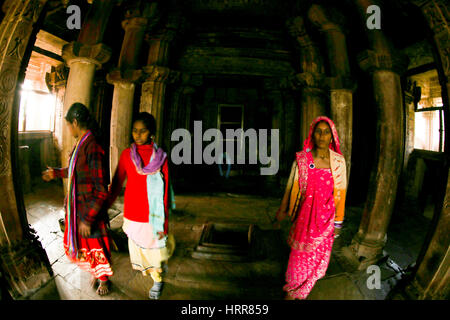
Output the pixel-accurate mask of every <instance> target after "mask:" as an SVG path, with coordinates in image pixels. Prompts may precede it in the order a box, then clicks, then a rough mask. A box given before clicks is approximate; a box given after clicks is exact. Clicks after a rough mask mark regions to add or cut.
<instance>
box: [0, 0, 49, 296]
mask: <svg viewBox="0 0 450 320" xmlns="http://www.w3.org/2000/svg"><path fill="white" fill-rule="evenodd" d="M45 3H46V1H45V0H41V1H40V0H23V1H9V2H8V3H5V4H7V6H4V7H3V8H4V9H5V8H7V10H6V11H5V16H4V18H3V19H2V21H1V24H0V128H1V129H0V195H1V197H2V199H1V201H0V269H1V270H2V274H3V275H4V277H5V279H6V281H7V283H8V290H9V293H10V295H11V296H12V297H13V298H21V297H25V296H27V295H29V294H31V293H32V292H33V291H34V290H36V289H38V288H39V287H40V286H41V285H42V284H43V283H45V282H47V281H49V280H50V278H51V267H50V263H49V261H48V258H47V256H46V254H45V251H44V249H43V248H42V246H41V243H40V242H39V241H38V240H37V239H36V236H35V235H34V234H33V233H32V231H31V229H30V227H29V225H28V222H27V218H26V211H25V205H24V202H23V195H22V191H21V188H20V184H19V181H20V180H19V172H18V170H19V169H18V158H19V157H18V152H17V151H18V131H17V130H18V129H17V125H18V114H19V105H20V103H19V99H20V98H19V97H20V96H19V85H20V83H21V82H22V81H23V78H24V76H25V69H24V68H21V66H23V65H26V64H27V61H28V60H29V54H30V53H28V56H26V55H25V48H26V47H27V45H28V43H29V41H33V42H34V36H35V35H36V33H37V30H38V29H39V28H40V26H39V25H37V22H38V21H39V20H40V19H42V18H43V17H44V16H45V11H44V10H43V8H44V5H45ZM41 21H42V20H41Z"/></svg>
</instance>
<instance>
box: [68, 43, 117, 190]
mask: <svg viewBox="0 0 450 320" xmlns="http://www.w3.org/2000/svg"><path fill="white" fill-rule="evenodd" d="M110 56H111V50H110V49H109V48H108V47H106V46H105V45H104V44H102V43H98V44H95V45H85V44H82V43H79V42H71V43H69V44H67V45H65V46H64V47H63V53H62V57H63V59H64V61H65V62H66V64H67V66H68V67H69V68H70V71H69V77H68V79H67V87H66V93H65V96H64V107H63V114H64V116H66V114H67V111H68V110H69V108H70V106H71V105H72V104H73V103H75V102H81V103H83V104H84V105H85V106H86V107H88V108H89V103H90V99H91V90H92V84H93V82H94V73H95V70H96V69H99V68H100V67H101V65H102V64H103V63H105V62H107V61H108V59H109V58H110ZM74 143H75V140H74V139H73V138H72V137H71V136H70V132H69V128H68V127H67V126H66V125H65V126H64V129H63V148H62V153H61V165H62V166H63V167H64V166H67V165H68V163H69V155H70V152H71V151H72V148H73V146H74ZM64 185H66V183H65V184H64Z"/></svg>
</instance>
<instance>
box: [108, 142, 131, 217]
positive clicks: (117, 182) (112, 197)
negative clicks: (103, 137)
mask: <svg viewBox="0 0 450 320" xmlns="http://www.w3.org/2000/svg"><path fill="white" fill-rule="evenodd" d="M125 150H126V149H125ZM125 150H124V151H122V154H121V155H120V159H119V163H118V165H117V169H116V172H115V174H114V177H113V179H112V181H111V185H110V186H109V192H108V199H107V200H106V209H109V208H110V207H111V206H112V204H113V203H114V201H116V199H117V197H118V196H119V194H120V192H121V191H122V187H123V183H124V182H125V179H126V178H127V171H126V169H125V162H126V159H125V157H126V155H125Z"/></svg>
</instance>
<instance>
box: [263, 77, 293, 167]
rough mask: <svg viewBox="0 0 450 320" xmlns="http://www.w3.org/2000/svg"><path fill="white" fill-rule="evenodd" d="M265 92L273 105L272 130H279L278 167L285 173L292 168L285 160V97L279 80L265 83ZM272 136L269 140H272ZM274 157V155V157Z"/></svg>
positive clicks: (270, 79)
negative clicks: (287, 167) (288, 168)
mask: <svg viewBox="0 0 450 320" xmlns="http://www.w3.org/2000/svg"><path fill="white" fill-rule="evenodd" d="M264 90H265V92H267V97H268V98H269V100H270V101H271V104H272V113H271V118H272V126H271V129H278V130H279V137H280V141H278V144H279V155H278V166H279V170H280V171H282V172H283V171H285V169H286V166H289V167H290V163H288V161H287V159H285V144H284V143H283V140H284V137H285V135H286V126H285V122H284V114H285V110H284V104H283V96H282V91H281V88H280V83H279V80H278V79H272V78H269V79H266V80H265V81H264ZM270 137H271V136H270V135H269V137H268V139H270ZM268 143H269V148H270V146H271V142H270V141H268ZM268 154H271V155H272V152H271V151H270V150H269V153H268ZM272 156H273V155H272Z"/></svg>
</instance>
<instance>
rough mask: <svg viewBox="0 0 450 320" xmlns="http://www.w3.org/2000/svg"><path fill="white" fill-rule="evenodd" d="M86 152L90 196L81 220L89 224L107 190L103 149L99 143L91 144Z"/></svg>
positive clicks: (99, 208)
mask: <svg viewBox="0 0 450 320" xmlns="http://www.w3.org/2000/svg"><path fill="white" fill-rule="evenodd" d="M86 153H87V154H86V161H87V166H88V170H89V174H90V176H91V181H92V196H91V197H90V199H89V202H88V204H87V207H88V210H85V211H83V212H82V217H81V220H82V221H83V222H85V223H87V224H88V225H91V224H92V223H93V222H94V221H95V217H96V216H97V214H98V213H99V212H100V210H101V208H102V206H103V204H104V202H105V200H106V199H107V197H108V191H107V188H106V180H105V175H104V166H103V156H104V152H103V150H102V149H101V147H100V146H99V145H97V144H92V145H91V146H89V147H88V148H87V150H86Z"/></svg>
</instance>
